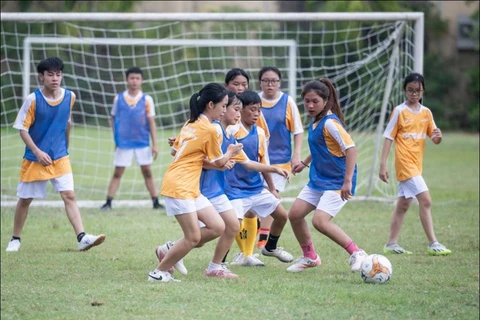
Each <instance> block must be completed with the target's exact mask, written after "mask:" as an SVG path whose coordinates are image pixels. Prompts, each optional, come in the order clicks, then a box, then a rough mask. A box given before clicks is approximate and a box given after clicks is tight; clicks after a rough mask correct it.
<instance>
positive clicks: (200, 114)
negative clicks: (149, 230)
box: [148, 83, 242, 282]
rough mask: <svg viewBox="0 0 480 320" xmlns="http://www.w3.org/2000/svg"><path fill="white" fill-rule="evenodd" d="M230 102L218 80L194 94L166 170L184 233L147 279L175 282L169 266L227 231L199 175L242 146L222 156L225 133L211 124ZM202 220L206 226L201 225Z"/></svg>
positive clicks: (170, 208)
mask: <svg viewBox="0 0 480 320" xmlns="http://www.w3.org/2000/svg"><path fill="white" fill-rule="evenodd" d="M227 101H228V92H227V90H226V89H225V88H224V87H223V86H221V85H220V84H216V83H209V84H207V85H206V86H205V87H203V88H202V89H201V90H200V91H199V92H196V93H195V94H193V95H192V97H191V98H190V120H189V121H188V122H187V123H186V124H185V125H184V126H183V128H182V130H181V132H180V135H179V137H178V139H179V141H178V146H179V148H178V149H177V151H176V152H175V156H174V159H173V162H172V163H171V164H170V166H169V167H168V169H167V172H166V173H165V176H164V178H163V182H162V189H161V195H163V196H164V197H165V208H166V211H167V215H168V216H175V218H176V219H177V221H178V223H179V224H180V226H181V228H182V231H183V234H184V237H183V238H182V239H180V240H178V241H177V242H176V243H175V246H172V247H170V248H169V250H168V251H167V252H166V254H165V256H164V257H163V259H162V261H161V262H160V263H159V265H158V266H157V268H156V269H155V270H154V271H152V272H150V273H149V276H148V280H149V281H161V282H169V281H177V280H175V279H174V278H173V277H172V275H171V274H170V273H169V272H168V271H169V270H170V268H171V267H173V266H174V265H175V264H176V263H178V262H179V261H181V260H182V259H183V257H184V256H185V255H187V253H188V252H190V250H192V249H193V248H194V247H195V246H197V245H198V244H199V243H206V242H208V241H210V240H213V239H215V238H217V237H219V236H220V235H221V234H222V233H223V232H224V229H225V224H224V222H223V220H222V218H221V217H220V216H219V215H218V213H217V212H216V211H215V209H214V208H213V206H212V204H211V203H210V201H209V200H208V199H207V198H205V197H204V196H203V195H202V194H201V193H200V175H201V173H202V166H203V160H204V158H205V157H206V158H208V159H209V160H210V162H211V164H212V165H213V166H215V167H217V168H222V167H223V166H225V165H226V164H227V163H228V161H229V159H230V158H231V157H232V156H234V155H236V154H237V153H238V152H239V151H241V150H242V144H235V145H233V144H232V145H230V146H228V149H227V151H226V152H225V154H223V152H222V148H221V143H220V141H221V140H220V138H221V135H222V132H221V130H219V127H218V126H214V125H213V124H212V121H214V120H219V119H220V118H221V116H222V115H223V113H224V112H225V107H226V105H227ZM199 221H201V222H202V223H203V224H205V228H200V226H199V224H198V222H199Z"/></svg>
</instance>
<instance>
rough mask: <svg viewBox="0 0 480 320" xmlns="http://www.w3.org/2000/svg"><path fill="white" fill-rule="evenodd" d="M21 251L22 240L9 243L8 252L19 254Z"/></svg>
mask: <svg viewBox="0 0 480 320" xmlns="http://www.w3.org/2000/svg"><path fill="white" fill-rule="evenodd" d="M18 250H20V240H17V239H15V240H12V241H10V242H9V243H8V246H7V250H6V251H7V252H17V251H18Z"/></svg>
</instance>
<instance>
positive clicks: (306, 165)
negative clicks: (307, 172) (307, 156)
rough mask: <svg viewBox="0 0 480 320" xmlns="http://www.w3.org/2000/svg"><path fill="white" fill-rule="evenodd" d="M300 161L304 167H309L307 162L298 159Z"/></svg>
mask: <svg viewBox="0 0 480 320" xmlns="http://www.w3.org/2000/svg"><path fill="white" fill-rule="evenodd" d="M300 162H301V163H302V164H303V165H304V166H305V167H307V168H310V166H309V165H308V164H306V163H305V162H303V161H300Z"/></svg>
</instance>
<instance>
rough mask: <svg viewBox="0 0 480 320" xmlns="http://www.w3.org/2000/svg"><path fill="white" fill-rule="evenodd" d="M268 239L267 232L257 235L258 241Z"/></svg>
mask: <svg viewBox="0 0 480 320" xmlns="http://www.w3.org/2000/svg"><path fill="white" fill-rule="evenodd" d="M267 239H268V234H261V235H259V236H258V241H263V240H267Z"/></svg>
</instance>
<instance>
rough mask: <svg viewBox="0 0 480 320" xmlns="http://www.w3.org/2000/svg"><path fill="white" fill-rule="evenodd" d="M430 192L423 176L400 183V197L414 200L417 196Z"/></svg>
mask: <svg viewBox="0 0 480 320" xmlns="http://www.w3.org/2000/svg"><path fill="white" fill-rule="evenodd" d="M425 191H428V187H427V184H426V183H425V180H424V179H423V177H422V176H416V177H413V178H410V179H408V180H405V181H400V182H399V183H398V197H399V198H400V197H405V198H406V199H410V198H414V197H415V196H416V195H417V194H419V193H422V192H425Z"/></svg>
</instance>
